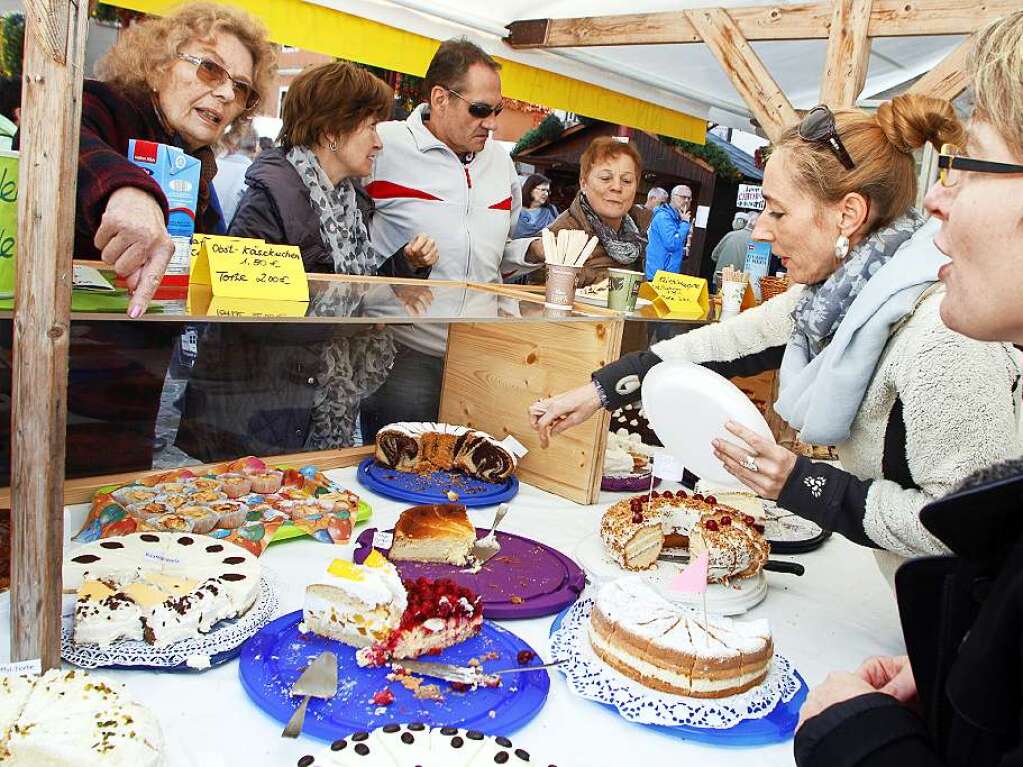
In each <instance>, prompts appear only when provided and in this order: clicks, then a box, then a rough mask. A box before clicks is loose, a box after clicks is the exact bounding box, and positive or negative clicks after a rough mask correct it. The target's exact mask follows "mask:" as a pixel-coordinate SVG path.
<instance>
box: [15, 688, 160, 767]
mask: <svg viewBox="0 0 1023 767" xmlns="http://www.w3.org/2000/svg"><path fill="white" fill-rule="evenodd" d="M0 737H2V740H0V762H2V763H3V764H4V765H7V766H8V767H43V766H45V765H72V764H74V765H94V766H95V767H104V766H108V767H158V765H162V764H164V755H163V751H164V742H163V735H162V734H161V732H160V725H159V723H158V722H157V721H156V718H155V717H154V716H153V715H152V714H151V713H150V712H149V711H148V710H147V709H146V708H144V707H142V706H141V705H139V704H137V703H135V702H134V701H132V700H131V698H130V697H129V696H128V694H127V692H126V689H125V687H124V686H123V685H121V684H117V683H115V682H111V681H107V680H103V679H100V678H99V677H95V676H92V675H90V674H88V673H86V672H84V671H61V670H59V669H53V670H50V671H47V672H46V673H45V674H44V675H43V676H41V677H37V678H36V677H6V678H3V677H0Z"/></svg>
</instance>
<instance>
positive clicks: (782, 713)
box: [550, 607, 809, 748]
mask: <svg viewBox="0 0 1023 767" xmlns="http://www.w3.org/2000/svg"><path fill="white" fill-rule="evenodd" d="M570 609H572V608H571V607H566V608H565V609H564V610H563V611H562V612H561V613H560V614H559V615H558V617H557V618H555V619H554V623H553V624H551V630H550V633H551V634H553V633H554V632H555V631H557V630H558V629H559V628H560V627H561V621H562V620H563V619H564V618H565V614H566V613H567V612H568V611H569V610H570ZM796 677H797V678H798V679H799V681H800V684H801V686H800V688H799V691H798V692H796V694H795V695H793V696H792V700H790V701H789V702H788V703H779V704H778V705H777V706H776V707H775V709H774V711H772V712H771V713H770V714H768V715H767V716H765V717H763V718H762V719H745V720H743V721H741V722H739V724H737V725H735V727H729V728H728V729H726V730H720V729H707V728H703V727H692V726H689V725H679V726H678V727H667V726H665V725H660V724H640V723H639V722H633V723H632V724H635V725H636V726H637V727H647V728H650V729H654V730H657V731H659V732H663V733H664V734H665V735H670V736H671V737H673V738H681V739H682V740H692V741H695V742H697V743H706V744H707V745H710V746H717V747H719V748H749V747H751V746H767V745H771V744H773V743H784V742H785V741H788V740H791V739H792V735H793V733H795V731H796V724H798V722H799V709H800V708H802V706H803V702H804V701H805V700H806V696H807V694H808V692H809V690H808V689H807V686H806V680H805V679H803V677H802V676H801V675H800V673H799V672H798V671H797V672H796ZM587 702H588V703H592V704H593V705H594V706H600V707H601V708H607V709H610V710H611V711H614V712H615V713H616V714H617V713H618V709H617V708H615V707H614V706H611V705H608V704H606V703H598V702H597V701H587Z"/></svg>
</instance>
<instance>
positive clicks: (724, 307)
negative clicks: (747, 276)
mask: <svg viewBox="0 0 1023 767" xmlns="http://www.w3.org/2000/svg"><path fill="white" fill-rule="evenodd" d="M745 292H746V283H745V282H725V283H724V284H723V285H722V287H721V319H727V318H728V317H734V316H735V315H736V314H738V313H739V310H740V309H741V308H742V297H743V294H744V293H745Z"/></svg>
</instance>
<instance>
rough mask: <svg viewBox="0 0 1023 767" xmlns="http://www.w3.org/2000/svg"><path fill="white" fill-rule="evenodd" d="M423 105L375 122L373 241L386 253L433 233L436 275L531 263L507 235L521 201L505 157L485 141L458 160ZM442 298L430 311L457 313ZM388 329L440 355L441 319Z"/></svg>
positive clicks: (483, 274)
mask: <svg viewBox="0 0 1023 767" xmlns="http://www.w3.org/2000/svg"><path fill="white" fill-rule="evenodd" d="M425 109H426V105H425V104H421V105H420V106H419V107H417V108H416V110H415V111H414V112H413V113H412V114H411V115H409V117H408V119H407V120H404V121H403V122H385V123H381V124H380V125H379V126H378V127H377V129H378V130H379V132H380V138H381V140H382V141H383V145H384V148H383V150H382V151H381V152H380V154H378V155H377V158H376V161H375V163H374V167H373V173H372V175H370V176H369V177H368V178H367V179H366V191H367V192H368V193H369V195H370V196H371V197H372V198H373V202H374V203H375V204H376V213H375V214H374V216H373V221H372V224H371V237H370V240H371V242H372V243H373V246H374V247H375V248H376V249H377V250H378V252H380V253H381V254H388V255H389V254H392V253H394V252H395V251H396V250H397V249H398V248H400V247H401V246H402V245H404V244H405V243H406V242H408V241H409V240H411V239H412V238H413V237H415V236H416V235H417V234H420V233H422V234H426V235H427V236H429V237H432V238H433V239H434V240H435V241H436V242H437V249H438V258H437V263H436V264H435V265H434V267H433V271H432V272H431V274H430V279H435V280H458V281H466V282H502V281H503V278H504V277H507V276H511V275H515V274H521V273H524V272H527V271H530V270H532V269H535V268H536V266H537V265H536V264H528V263H527V262H526V261H525V254H526V248H528V247H529V243H530V242H531V241H532V240H530V239H522V240H510V239H509V237H510V235H511V230H512V227H513V225H514V223H515V222H516V221H518V219H519V211H520V209H521V207H522V187H521V185H520V184H519V179H518V175H517V174H516V172H515V166H514V164H513V163H512V160H511V157H509V156H508V153H507V152H505V151H504V149H503V148H502V147H500V146H499V145H498V144H496V143H495V142H494V141H492V140H491V141H488V142H487V144H486V146H485V147H484V148H483V151H481V152H477V153H476V155H475V157H473V159H472V161H471V162H469V163H468V164H463V163H462V160H461V158H459V157H458V155H456V154H455V153H454V152H453V151H452V150H451V149H450V148H449V147H448V146H447V145H446V144H444V143H442V142H441V141H440V140H439V139H438V138H437V137H436V136H434V135H433V134H432V133H430V131H429V130H428V129H427V128H426V126H425V125H424V124H423V111H424V110H425ZM458 292H459V293H460V294H461V291H458ZM438 293H440V291H438ZM443 303H444V302H443V301H442V302H441V303H440V305H438V304H437V303H436V302H435V305H434V306H433V307H431V311H430V314H434V316H440V315H438V314H437V312H441V311H444V312H445V313H446V312H451V311H455V312H458V309H459V307H457V306H447V307H445V306H443ZM447 316H458V315H457V314H455V315H451V314H447ZM395 331H396V335H397V336H398V337H399V340H401V342H402V343H404V344H405V345H407V346H410V347H412V348H413V349H417V350H419V351H422V352H425V353H427V354H432V355H434V356H443V354H444V349H445V346H446V340H447V326H446V325H437V324H426V323H423V324H420V325H417V326H415V327H412V328H406V327H396V328H395Z"/></svg>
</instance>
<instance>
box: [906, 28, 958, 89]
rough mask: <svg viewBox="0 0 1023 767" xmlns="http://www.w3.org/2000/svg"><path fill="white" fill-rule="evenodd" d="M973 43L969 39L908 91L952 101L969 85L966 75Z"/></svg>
mask: <svg viewBox="0 0 1023 767" xmlns="http://www.w3.org/2000/svg"><path fill="white" fill-rule="evenodd" d="M971 43H972V41H971V40H970V39H969V38H967V39H966V40H963V42H962V43H960V44H959V46H958V47H956V49H955V50H954V51H952V52H951V53H950V54H948V56H946V57H945V58H944V59H942V60H941V61H940V62H938V65H937V66H936V67H934V69H932V70H931V71H930V72H928V73H927V74H925V75H924V76H923V77H921V78H920V79H919V80H917V81H916V82H915V83H913V85H911V86H910V87H909V89H908V90H907V91H906V92H907V93H917V94H920V95H922V96H934V97H935V98H939V99H948V100H949V101H951V100H952V99H954V98H955V97H956V96H958V95H959V94H960V93H962V92H963V91H964V90H966V86H967V85H968V84H969V76H968V75H967V73H966V59H967V58H969V55H970V45H971Z"/></svg>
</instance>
